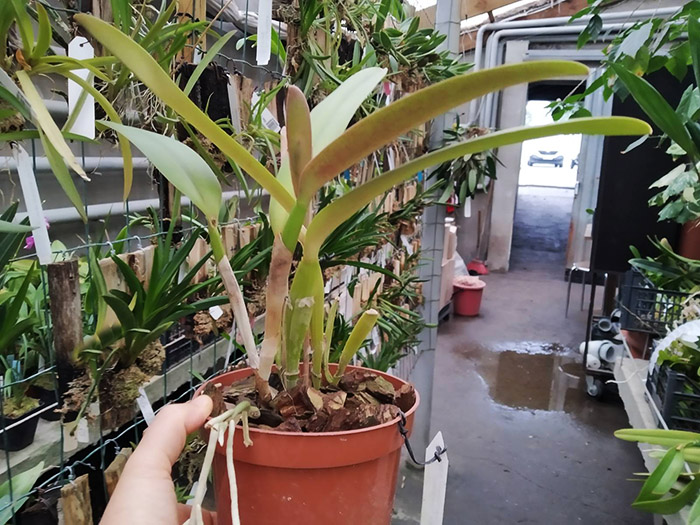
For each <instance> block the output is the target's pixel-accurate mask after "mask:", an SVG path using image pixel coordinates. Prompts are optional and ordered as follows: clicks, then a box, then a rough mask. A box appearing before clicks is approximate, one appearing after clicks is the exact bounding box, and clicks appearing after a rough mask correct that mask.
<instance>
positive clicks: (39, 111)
mask: <svg viewBox="0 0 700 525" xmlns="http://www.w3.org/2000/svg"><path fill="white" fill-rule="evenodd" d="M17 80H19V84H20V86H21V87H22V91H23V92H24V96H25V97H26V98H27V101H28V102H29V105H30V106H31V108H32V113H33V114H34V118H35V119H36V122H35V123H36V124H37V127H40V128H41V130H42V131H43V132H44V134H45V135H46V138H47V139H48V140H49V141H51V144H52V145H53V147H54V149H55V150H56V152H57V153H58V154H59V155H61V157H63V159H64V160H65V161H66V162H67V163H68V165H69V166H70V168H71V169H72V170H73V171H75V172H76V173H77V174H78V175H80V176H81V177H82V178H83V179H85V180H87V181H89V180H90V178H89V177H88V176H87V175H86V174H85V171H84V170H83V168H82V166H81V165H80V164H78V161H77V160H76V158H75V155H73V152H72V151H71V150H70V148H69V147H68V144H66V141H65V139H64V138H63V135H62V134H61V130H60V129H58V126H57V125H56V122H54V120H53V118H51V115H50V114H49V110H48V109H46V106H45V105H44V102H43V100H42V99H41V95H40V94H39V92H38V91H37V90H36V87H34V84H33V83H32V81H31V79H30V78H29V75H27V73H26V72H24V71H17Z"/></svg>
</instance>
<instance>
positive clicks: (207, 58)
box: [183, 30, 238, 95]
mask: <svg viewBox="0 0 700 525" xmlns="http://www.w3.org/2000/svg"><path fill="white" fill-rule="evenodd" d="M237 32H238V31H237V30H234V31H230V32H228V33H226V34H225V35H224V36H222V37H221V38H219V40H217V41H216V42H215V43H214V45H212V46H211V48H210V49H209V51H207V54H206V55H204V56H203V57H202V60H201V61H200V62H199V64H197V67H196V68H194V71H193V72H192V76H190V78H189V80H188V81H187V84H185V89H184V90H183V91H184V92H185V95H189V94H190V93H191V92H192V89H193V88H194V86H195V84H197V81H198V80H199V77H201V76H202V73H204V70H205V69H206V68H207V66H208V65H209V64H211V61H212V60H214V59H215V58H216V56H217V55H218V54H219V52H220V51H221V50H222V49H223V47H224V46H225V45H226V44H227V43H228V41H229V40H231V37H232V36H233V35H235V34H236V33H237Z"/></svg>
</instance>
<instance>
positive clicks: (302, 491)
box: [75, 15, 650, 525]
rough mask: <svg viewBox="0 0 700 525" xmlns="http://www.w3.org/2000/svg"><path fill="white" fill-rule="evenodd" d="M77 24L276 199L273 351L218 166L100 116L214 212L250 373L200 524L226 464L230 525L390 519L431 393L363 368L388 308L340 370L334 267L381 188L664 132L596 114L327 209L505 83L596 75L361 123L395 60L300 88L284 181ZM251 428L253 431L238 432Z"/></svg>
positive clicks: (512, 77) (417, 101)
mask: <svg viewBox="0 0 700 525" xmlns="http://www.w3.org/2000/svg"><path fill="white" fill-rule="evenodd" d="M75 21H76V22H77V23H78V24H79V25H80V26H82V27H83V28H84V29H85V30H87V31H88V32H89V33H90V35H92V37H93V38H95V39H96V40H97V41H99V43H100V44H102V46H104V48H105V49H106V50H107V51H108V52H109V53H112V54H113V55H114V56H115V57H116V59H118V60H119V61H121V62H122V63H123V64H125V65H126V66H127V67H128V68H129V69H130V70H131V71H132V72H133V73H134V75H135V76H136V77H138V78H139V79H140V81H141V82H142V83H143V84H144V85H145V86H147V87H148V89H149V90H150V91H151V92H152V93H153V94H155V95H156V96H157V97H159V98H160V99H161V100H162V101H163V102H164V103H165V104H166V105H167V106H169V107H170V108H172V109H173V110H174V111H175V112H176V113H177V114H178V115H179V117H180V118H181V119H182V120H183V121H185V122H187V124H188V125H189V126H191V127H192V128H193V129H196V130H197V131H198V132H199V133H200V134H201V135H203V136H204V137H206V138H207V140H209V141H211V143H212V144H214V145H215V146H216V147H218V148H219V149H220V150H221V151H222V152H223V153H224V154H225V155H226V156H228V157H229V158H230V159H232V160H233V161H234V162H235V163H236V164H237V165H238V166H239V167H240V169H241V170H243V171H244V172H245V173H247V174H248V175H249V176H250V177H252V178H253V179H254V180H255V181H256V182H257V183H258V184H259V185H260V186H262V187H263V188H264V189H265V190H266V191H267V192H268V193H269V195H270V199H271V204H270V219H271V224H272V227H273V230H274V233H275V240H274V245H273V252H272V261H271V264H270V270H269V277H268V283H267V290H266V314H265V334H264V339H263V341H262V344H261V345H260V346H259V347H258V346H257V345H256V344H255V339H254V338H253V333H252V330H251V324H250V321H249V318H248V315H247V311H246V306H245V304H244V301H243V295H242V293H241V290H240V287H239V284H238V282H237V280H236V278H235V276H234V273H233V271H232V269H231V265H230V261H229V259H228V258H227V257H226V253H225V250H224V247H223V243H222V239H221V233H220V226H219V224H218V223H217V217H218V213H219V208H220V204H221V200H222V190H221V186H220V184H219V182H218V180H217V178H216V176H215V175H214V173H213V172H212V170H211V169H210V167H209V166H208V165H207V163H206V162H205V161H204V160H202V159H201V158H200V157H199V156H198V155H197V153H195V152H194V151H193V150H192V149H190V148H188V147H187V146H185V145H183V144H181V143H180V142H178V141H176V140H175V139H174V138H172V137H167V136H163V135H158V134H155V133H152V132H149V131H146V130H143V129H137V128H132V127H128V126H124V125H122V124H120V123H115V122H108V121H104V122H102V123H101V124H102V125H104V126H106V127H108V128H111V129H113V130H115V131H117V132H118V133H119V134H120V135H121V136H124V137H126V138H127V139H128V140H130V141H131V142H132V143H133V144H134V145H136V146H137V147H138V148H139V150H141V151H142V152H143V153H144V154H145V155H146V156H147V157H148V158H149V159H150V161H151V162H152V163H153V164H154V165H155V167H156V168H157V169H158V170H159V171H160V172H161V173H163V175H164V176H165V177H166V178H168V180H169V181H170V182H171V183H172V184H173V185H174V186H175V187H176V188H177V189H178V190H179V191H180V192H182V194H184V195H186V196H187V197H189V198H190V199H191V201H192V202H193V204H194V205H195V206H197V207H198V208H199V209H200V210H201V211H202V212H203V214H204V215H205V216H206V218H207V226H208V230H207V235H208V240H209V243H210V245H211V248H212V253H213V257H214V260H215V261H216V264H217V267H218V270H219V273H220V275H221V277H222V280H223V283H224V285H225V288H226V291H227V295H228V298H229V301H230V303H231V307H232V310H233V313H234V317H235V321H236V326H237V330H238V333H239V337H240V339H241V340H242V342H243V346H244V348H245V350H246V353H247V359H248V365H249V367H248V368H245V369H240V370H236V371H233V372H229V373H225V374H223V375H221V376H218V377H216V378H214V379H213V380H211V381H210V382H209V383H208V384H207V385H206V386H205V387H204V389H203V390H204V391H205V392H206V393H207V394H209V395H212V397H214V398H215V413H213V414H212V419H211V420H210V421H209V422H208V423H207V431H208V432H209V437H208V439H209V449H208V451H207V454H206V457H205V461H204V468H203V471H202V477H201V478H200V481H202V482H201V483H200V484H199V489H198V491H197V493H196V494H195V500H194V504H193V506H192V516H191V518H190V522H189V523H190V524H191V525H192V524H195V523H201V501H202V499H203V497H204V491H205V490H206V479H207V474H208V470H209V468H210V465H212V463H213V468H214V479H215V487H216V493H217V511H218V519H219V520H220V521H221V522H224V523H273V522H277V521H280V520H285V521H287V522H292V523H301V522H304V523H316V522H318V523H326V522H328V521H331V520H332V521H333V522H335V523H389V521H390V517H391V509H392V503H393V496H394V487H395V481H396V476H397V469H398V461H399V456H400V448H401V446H402V444H403V439H402V435H401V433H399V431H398V430H397V423H399V422H401V421H405V428H407V429H408V430H409V431H410V427H411V424H412V419H413V414H414V411H415V409H416V407H417V405H418V402H419V398H418V394H417V393H416V392H415V391H414V390H413V388H412V387H411V386H410V385H408V384H407V383H405V382H403V381H401V380H399V379H397V378H394V377H392V376H389V375H387V374H384V373H380V372H376V371H372V370H368V369H362V368H356V367H352V366H350V362H351V360H352V358H353V356H354V355H355V353H356V352H357V351H358V350H359V349H360V347H361V346H362V343H363V342H364V340H365V338H366V337H367V336H368V334H369V333H370V331H371V329H372V328H373V326H374V324H375V323H376V321H377V317H378V314H377V312H376V311H375V310H373V309H368V310H366V311H365V312H364V313H363V315H362V316H361V317H360V319H359V320H358V321H357V322H356V323H355V326H354V328H353V330H352V332H351V333H350V335H349V337H348V338H347V340H346V341H345V344H344V348H343V350H342V353H341V356H340V360H339V363H337V364H334V363H330V362H329V358H328V354H329V343H330V341H331V339H332V336H333V327H334V319H335V315H336V312H337V304H332V305H326V301H325V296H324V275H323V272H322V270H321V266H320V264H319V251H320V249H321V246H322V244H323V242H324V240H325V239H326V238H327V237H328V236H329V235H330V234H331V233H332V232H333V231H334V230H335V229H336V228H337V227H338V226H339V225H341V224H342V223H343V222H344V221H345V220H347V219H348V218H349V217H351V216H352V215H353V214H354V213H356V212H357V211H358V210H360V209H362V208H363V207H365V206H366V205H368V204H369V203H371V202H372V201H373V200H374V199H375V198H377V197H378V196H381V195H382V194H384V193H385V192H386V191H388V190H390V189H391V188H393V187H394V186H396V185H397V184H400V183H402V182H404V181H406V180H409V179H411V178H413V177H414V176H415V175H416V173H418V172H419V171H421V170H425V169H428V168H430V167H432V166H435V165H438V164H440V163H442V162H446V161H449V160H451V159H454V158H457V157H460V156H464V155H468V154H471V153H477V152H480V151H483V150H488V149H494V148H498V147H499V146H504V145H507V144H512V143H517V142H520V141H523V140H527V139H532V138H538V137H544V136H549V135H557V134H561V133H587V134H612V135H642V134H646V133H649V131H650V128H649V126H648V125H647V124H645V123H643V122H641V121H639V120H635V119H629V118H586V119H577V120H572V121H568V122H560V123H556V124H549V125H544V126H535V127H522V128H516V129H511V130H503V131H498V132H494V133H490V134H488V135H485V136H477V137H473V138H471V139H469V140H466V141H464V142H460V143H457V144H454V145H450V146H447V147H445V148H443V149H440V150H437V151H433V152H431V153H428V154H426V155H423V156H422V157H419V158H416V159H414V160H412V161H409V162H407V163H405V164H403V165H401V166H398V167H396V168H395V169H392V170H390V171H387V172H385V173H382V174H380V175H378V176H376V177H374V178H373V179H371V180H369V181H368V182H366V183H365V184H362V185H358V186H356V187H354V188H352V189H349V190H348V191H347V192H346V193H345V194H343V195H342V196H340V197H339V198H337V199H336V200H334V201H333V202H331V203H330V204H328V205H326V206H325V207H324V208H323V209H322V210H320V211H317V210H316V209H315V205H314V202H315V197H316V194H317V192H318V191H319V190H321V188H323V187H324V185H325V184H327V183H329V182H330V181H332V180H333V179H335V177H337V176H338V175H339V174H341V173H342V172H343V171H345V170H346V169H348V168H349V167H351V166H353V165H354V164H356V163H357V162H359V161H360V160H361V159H363V158H365V157H367V156H368V155H370V154H372V153H373V152H374V151H376V150H377V149H379V148H381V147H382V146H384V145H386V144H388V143H389V142H391V141H393V140H394V139H395V138H396V137H398V136H400V135H401V134H403V133H406V132H408V131H410V130H411V129H413V128H414V127H416V126H417V125H419V124H422V123H424V122H426V121H429V120H431V119H432V118H434V117H436V116H438V115H440V114H442V113H444V112H445V111H447V110H449V109H451V108H453V107H455V106H457V105H460V104H463V103H465V102H467V101H469V100H471V99H473V98H475V97H479V96H482V95H485V94H487V93H489V92H491V91H495V90H500V89H503V88H505V87H508V86H511V85H514V84H519V83H523V82H534V81H539V80H544V79H549V78H554V77H568V76H572V75H578V76H581V75H586V74H587V68H586V67H585V66H583V65H581V64H578V63H574V62H564V61H543V62H528V63H523V64H516V65H507V66H502V67H500V68H496V69H492V70H484V71H480V72H478V73H473V74H465V75H460V76H455V77H453V78H450V79H448V80H445V81H443V82H440V83H437V84H434V85H431V86H429V87H426V88H424V89H422V90H420V91H418V92H416V93H413V94H411V95H408V96H406V97H404V98H401V99H399V100H398V101H396V102H394V103H392V104H390V105H388V106H385V107H383V108H381V109H379V110H376V111H374V112H373V113H371V114H370V115H369V116H367V117H365V118H364V119H361V120H359V121H358V122H357V123H355V124H354V125H352V126H350V127H349V128H348V124H349V123H350V121H351V120H352V118H353V117H354V116H355V114H356V112H357V108H358V107H359V106H360V105H361V104H362V103H363V101H365V99H366V98H367V97H369V96H370V95H372V93H373V92H374V91H375V89H376V88H377V86H379V84H380V82H382V80H383V78H384V76H385V74H386V71H385V70H384V69H382V68H368V69H364V70H362V71H360V72H358V73H356V74H355V75H353V76H351V77H350V78H349V79H348V80H346V81H345V82H344V83H343V84H341V85H340V87H338V88H337V89H336V90H335V91H334V92H332V93H331V94H330V95H329V96H328V97H327V98H325V99H324V100H323V101H322V102H321V103H319V104H318V105H317V106H316V107H315V108H314V109H313V111H310V110H309V107H308V105H307V101H306V98H305V97H304V95H303V93H302V92H301V90H299V89H297V88H296V87H294V86H290V87H289V88H288V89H287V97H286V108H285V109H286V128H285V130H283V131H282V136H281V142H282V159H281V165H280V167H279V169H278V173H277V176H275V175H273V174H272V173H271V172H270V171H268V170H267V169H266V168H265V166H263V165H262V164H261V163H259V162H258V161H257V160H256V159H255V158H254V157H253V156H252V155H251V154H250V153H249V152H248V151H247V150H246V149H245V148H243V147H242V146H241V145H240V144H239V143H238V142H236V140H235V139H234V138H233V137H232V136H231V135H229V134H228V133H227V132H226V131H225V130H224V129H222V128H221V127H219V126H218V125H217V124H216V123H214V122H213V121H212V120H211V119H210V118H209V117H208V116H207V115H206V114H205V113H204V112H203V111H202V110H201V109H199V108H198V107H197V106H196V105H195V104H194V103H192V101H190V99H189V98H188V97H187V95H186V94H185V93H183V91H182V90H180V89H179V88H178V86H177V85H176V84H175V83H174V82H173V81H172V80H171V78H170V77H169V75H168V74H167V72H165V71H164V70H163V69H162V68H159V67H157V64H156V63H155V62H154V61H153V59H152V57H151V56H150V55H149V54H148V53H147V51H146V50H144V49H143V48H142V47H140V46H139V45H137V44H136V43H134V42H133V41H132V40H131V39H130V38H129V37H128V36H127V35H125V34H124V33H122V32H121V31H119V30H118V29H116V28H115V27H113V26H112V25H110V24H108V23H106V22H104V21H101V20H99V19H97V18H94V17H91V16H88V15H76V16H75ZM290 282H291V284H290ZM239 422H240V423H241V425H242V427H243V431H242V432H237V431H236V429H237V424H238V423H239ZM253 443H254V446H251V447H248V446H243V445H251V444H253Z"/></svg>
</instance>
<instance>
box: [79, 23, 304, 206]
mask: <svg viewBox="0 0 700 525" xmlns="http://www.w3.org/2000/svg"><path fill="white" fill-rule="evenodd" d="M73 18H74V20H75V21H76V22H77V23H78V24H80V25H81V26H82V27H84V28H85V29H86V30H87V31H88V32H89V33H90V34H91V35H92V36H93V37H94V38H95V39H96V40H97V41H98V42H100V43H101V44H102V45H103V46H105V47H106V48H107V49H108V50H109V51H110V52H111V53H112V54H113V55H114V56H116V57H117V58H118V59H119V60H120V61H121V62H122V63H124V65H125V66H126V67H128V68H129V69H130V70H131V71H132V72H133V73H134V75H136V77H138V79H139V80H140V81H141V82H143V83H144V84H145V85H146V86H147V87H148V88H149V89H150V90H151V91H152V92H153V93H154V94H155V95H156V96H158V97H159V98H160V99H161V100H163V102H165V103H166V104H167V105H168V106H170V107H171V108H172V109H173V110H174V111H175V112H177V113H178V114H179V115H180V116H181V117H183V118H184V119H185V120H186V121H187V122H189V123H190V124H191V125H192V126H193V127H195V128H196V129H197V130H198V131H199V132H200V133H202V135H204V136H205V137H207V138H208V139H209V140H211V141H212V142H213V143H214V144H215V145H216V146H217V147H218V148H219V149H221V151H222V152H223V153H224V154H225V155H226V156H228V157H230V158H231V159H232V160H233V161H234V162H235V163H236V164H238V165H239V166H240V168H241V169H243V170H244V171H246V172H247V173H248V174H249V175H250V176H251V177H252V178H253V179H254V180H255V181H256V182H257V183H258V184H260V186H262V187H263V188H264V189H266V190H267V191H268V192H269V193H270V196H271V197H272V198H274V199H276V200H277V201H279V202H280V203H281V204H282V206H283V207H284V208H285V209H287V210H291V209H292V207H293V206H294V197H292V195H291V194H290V193H289V191H287V190H286V189H285V188H284V186H282V184H280V182H279V181H277V179H275V177H274V175H272V174H271V173H270V172H269V171H268V170H267V169H266V168H265V167H264V166H263V165H262V164H260V162H258V161H257V160H256V159H255V157H253V155H252V154H251V153H250V152H249V151H248V150H246V149H245V148H244V147H243V146H241V145H240V144H239V143H238V142H237V141H236V140H235V139H234V138H233V137H231V136H230V135H229V134H228V133H226V131H224V130H223V129H222V128H221V127H219V126H218V125H217V124H216V123H215V122H214V121H212V120H211V118H209V116H208V115H207V114H206V113H204V112H203V111H202V110H201V109H199V108H198V107H197V106H196V105H195V104H194V102H192V101H191V100H190V99H189V97H188V96H187V95H186V94H185V93H183V92H182V90H181V89H180V88H178V87H177V85H176V84H175V83H174V82H173V81H172V79H171V78H170V76H169V75H168V73H167V72H166V71H164V70H163V69H162V68H161V67H160V66H159V65H158V63H157V62H156V61H155V60H154V59H153V57H152V56H151V55H150V54H149V53H148V51H146V50H145V49H143V48H142V47H141V46H140V45H138V44H137V43H135V42H134V41H133V40H131V38H129V37H128V36H127V35H125V34H123V33H122V32H121V31H119V30H118V29H117V28H115V27H114V26H112V25H111V24H108V23H107V22H104V21H103V20H100V19H99V18H96V17H94V16H90V15H86V14H77V15H75V16H74V17H73ZM182 193H183V194H186V192H184V191H183V192H182Z"/></svg>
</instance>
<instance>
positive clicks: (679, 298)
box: [619, 270, 689, 335]
mask: <svg viewBox="0 0 700 525" xmlns="http://www.w3.org/2000/svg"><path fill="white" fill-rule="evenodd" d="M688 295H689V294H687V293H685V292H675V291H668V290H661V289H659V288H654V286H653V285H652V284H651V282H650V281H649V280H648V279H647V278H646V277H644V276H643V275H642V274H641V273H640V272H639V271H637V270H630V271H629V272H627V273H626V274H625V277H624V279H623V282H622V286H621V287H620V299H619V303H620V310H621V312H622V315H621V317H620V326H621V327H622V329H623V330H630V331H635V332H647V333H650V334H656V335H665V334H666V332H668V331H669V330H671V329H673V327H674V324H675V322H676V321H678V320H679V319H680V317H681V314H682V312H683V303H684V302H685V300H686V299H687V298H688Z"/></svg>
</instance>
